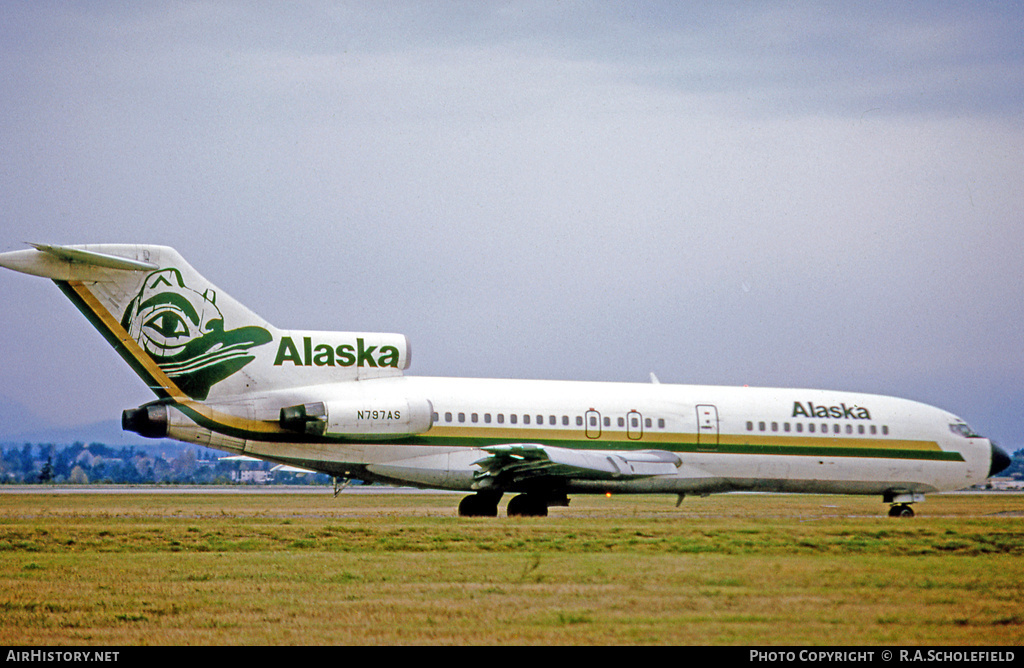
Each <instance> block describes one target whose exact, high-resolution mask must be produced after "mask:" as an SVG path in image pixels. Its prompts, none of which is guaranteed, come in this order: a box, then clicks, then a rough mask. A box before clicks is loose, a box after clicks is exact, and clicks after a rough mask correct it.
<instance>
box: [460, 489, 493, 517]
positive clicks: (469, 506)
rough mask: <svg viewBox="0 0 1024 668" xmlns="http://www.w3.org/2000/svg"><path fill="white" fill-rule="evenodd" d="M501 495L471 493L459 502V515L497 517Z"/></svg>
mask: <svg viewBox="0 0 1024 668" xmlns="http://www.w3.org/2000/svg"><path fill="white" fill-rule="evenodd" d="M500 499H501V496H497V497H495V496H491V495H484V494H472V495H470V496H467V497H466V498H464V499H463V500H462V501H460V502H459V517H497V516H498V501H499V500H500Z"/></svg>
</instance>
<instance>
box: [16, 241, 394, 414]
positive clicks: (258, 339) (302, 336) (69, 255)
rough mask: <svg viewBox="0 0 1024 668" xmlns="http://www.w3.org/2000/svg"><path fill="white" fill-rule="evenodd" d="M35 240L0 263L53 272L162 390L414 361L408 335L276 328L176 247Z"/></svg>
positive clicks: (241, 387) (196, 389)
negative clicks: (222, 288) (55, 243)
mask: <svg viewBox="0 0 1024 668" xmlns="http://www.w3.org/2000/svg"><path fill="white" fill-rule="evenodd" d="M33 245H34V250H25V251H15V252H12V253H3V254H0V266H3V267H7V268H9V269H14V270H15V271H20V272H23V273H27V274H32V275H36V276H43V277H46V278H50V279H52V280H53V281H54V282H55V283H56V284H57V285H58V287H60V289H61V290H62V291H63V292H64V294H65V295H67V297H68V298H69V299H70V300H71V301H72V302H74V304H75V305H76V306H77V307H78V309H79V310H80V311H81V312H82V313H83V314H84V315H85V316H86V317H87V318H89V320H90V321H91V322H92V324H93V325H94V326H95V327H96V329H98V330H99V331H100V333H102V334H103V336H104V337H105V338H106V339H107V341H108V342H109V343H110V344H111V345H112V346H113V347H114V348H115V349H116V350H117V351H118V353H119V354H120V355H121V357H123V358H124V359H125V361H127V362H128V363H129V364H130V365H131V366H132V368H133V369H134V370H135V371H136V373H138V374H139V376H141V377H142V378H143V380H145V381H146V383H147V384H148V385H149V386H150V388H152V389H153V391H154V392H155V393H156V394H157V395H158V396H160V397H162V398H169V399H173V400H175V401H179V402H183V401H187V400H193V401H205V400H207V399H210V400H225V399H233V398H237V397H240V396H243V395H246V394H250V393H253V392H256V391H272V390H278V389H285V388H290V387H296V386H300V385H314V384H321V383H328V382H337V381H345V380H356V379H362V378H376V377H382V376H391V375H401V370H402V369H405V368H407V367H408V363H409V349H408V343H407V342H406V339H405V337H404V336H402V335H399V334H377V333H355V332H305V331H287V330H278V329H277V328H275V327H273V326H272V325H270V324H269V323H267V322H266V321H265V320H263V319H262V318H260V317H259V316H258V315H256V314H255V313H253V312H252V311H250V310H249V309H248V308H246V307H245V306H243V305H242V304H240V303H239V302H237V301H235V300H234V299H232V298H231V297H230V296H229V295H227V294H226V293H224V292H222V291H220V290H219V289H217V288H216V287H215V286H213V285H212V284H211V283H210V282H209V281H208V280H206V279H205V278H204V277H203V276H202V275H200V274H199V273H198V272H197V271H196V270H195V269H193V268H192V267H191V266H190V265H189V264H188V263H187V262H185V260H184V259H183V258H182V257H181V256H180V255H179V254H178V253H177V251H175V250H174V249H172V248H168V247H165V246H146V245H128V244H104V245H87V246H53V245H43V244H33Z"/></svg>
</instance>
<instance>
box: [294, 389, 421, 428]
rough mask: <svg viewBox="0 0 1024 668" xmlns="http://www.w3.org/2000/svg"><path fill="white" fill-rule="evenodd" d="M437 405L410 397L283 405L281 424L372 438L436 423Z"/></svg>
mask: <svg viewBox="0 0 1024 668" xmlns="http://www.w3.org/2000/svg"><path fill="white" fill-rule="evenodd" d="M433 415H434V407H433V405H432V404H431V403H430V401H429V400H427V399H412V398H408V397H397V398H377V397H372V396H371V397H368V398H367V399H362V400H353V399H345V400H332V401H318V402H313V403H307V404H299V405H297V406H288V407H287V408H282V409H281V417H280V422H281V427H282V428H283V429H287V430H288V431H294V432H297V433H301V434H308V435H311V436H327V437H336V438H373V437H374V436H380V437H382V438H385V437H387V438H390V437H394V436H413V435H415V434H422V433H424V432H426V431H428V430H429V429H430V427H431V426H433V423H434V419H433Z"/></svg>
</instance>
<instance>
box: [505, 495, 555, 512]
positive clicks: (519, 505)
mask: <svg viewBox="0 0 1024 668" xmlns="http://www.w3.org/2000/svg"><path fill="white" fill-rule="evenodd" d="M507 511H508V516H509V517H547V516H548V502H547V499H545V498H544V497H542V496H537V495H535V494H520V495H519V496H515V497H512V500H511V501H509V502H508V509H507Z"/></svg>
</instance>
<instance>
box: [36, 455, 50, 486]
mask: <svg viewBox="0 0 1024 668" xmlns="http://www.w3.org/2000/svg"><path fill="white" fill-rule="evenodd" d="M51 480H53V457H52V456H51V457H47V458H46V463H45V464H43V470H41V471H40V472H39V482H50V481H51Z"/></svg>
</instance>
